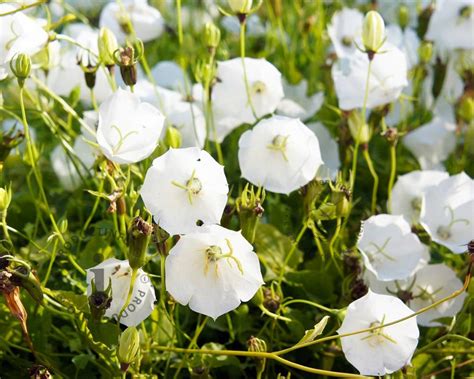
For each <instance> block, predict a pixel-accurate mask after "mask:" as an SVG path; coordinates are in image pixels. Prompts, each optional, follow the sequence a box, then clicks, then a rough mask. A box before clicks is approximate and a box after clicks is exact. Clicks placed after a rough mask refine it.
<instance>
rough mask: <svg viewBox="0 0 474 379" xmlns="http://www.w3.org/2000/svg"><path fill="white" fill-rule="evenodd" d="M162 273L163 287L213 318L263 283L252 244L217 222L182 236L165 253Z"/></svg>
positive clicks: (229, 308) (226, 310) (252, 293)
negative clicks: (163, 277) (168, 251)
mask: <svg viewBox="0 0 474 379" xmlns="http://www.w3.org/2000/svg"><path fill="white" fill-rule="evenodd" d="M165 273H166V289H167V291H168V292H169V293H170V294H171V296H173V298H174V299H175V300H176V301H177V302H178V303H180V304H182V305H189V307H190V308H191V309H192V310H193V311H195V312H198V313H201V314H204V315H206V316H209V317H212V318H213V319H214V320H215V319H216V318H217V317H219V316H221V315H223V314H225V313H227V312H230V311H231V310H233V309H235V308H237V307H238V306H239V305H240V302H241V301H249V300H250V299H251V298H252V297H253V296H254V295H255V293H256V292H257V290H258V289H259V288H260V286H261V285H262V284H264V282H263V279H262V274H261V272H260V263H259V261H258V256H257V254H255V252H254V251H253V247H252V245H251V244H250V243H249V242H248V241H247V240H246V239H245V238H244V237H243V236H242V234H241V233H240V232H235V231H232V230H228V229H225V228H223V227H221V226H219V225H209V226H203V227H201V228H199V229H198V230H197V231H196V232H194V233H190V234H186V235H184V236H182V237H181V238H180V239H179V241H178V243H177V244H176V245H175V246H174V247H173V248H172V249H171V250H170V253H169V255H168V256H167V257H166V262H165Z"/></svg>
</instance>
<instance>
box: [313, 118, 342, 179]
mask: <svg viewBox="0 0 474 379" xmlns="http://www.w3.org/2000/svg"><path fill="white" fill-rule="evenodd" d="M308 128H309V129H311V131H312V132H313V133H314V134H316V137H318V141H319V148H320V149H321V157H322V159H323V162H324V163H323V164H322V165H321V166H320V167H319V169H318V173H317V174H316V177H317V178H319V179H322V180H334V179H336V176H337V173H338V172H339V168H340V167H341V159H340V158H339V145H338V143H337V142H336V141H335V140H334V138H333V137H332V136H331V134H330V133H329V131H328V130H327V129H326V127H325V126H324V125H323V124H321V123H320V122H312V123H309V124H308Z"/></svg>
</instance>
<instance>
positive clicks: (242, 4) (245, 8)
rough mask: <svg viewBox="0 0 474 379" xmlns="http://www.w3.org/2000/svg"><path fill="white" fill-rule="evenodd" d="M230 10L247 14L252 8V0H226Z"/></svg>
mask: <svg viewBox="0 0 474 379" xmlns="http://www.w3.org/2000/svg"><path fill="white" fill-rule="evenodd" d="M227 2H228V3H229V7H230V9H232V12H234V13H237V14H239V13H240V14H248V13H249V12H250V10H251V9H252V2H253V0H227Z"/></svg>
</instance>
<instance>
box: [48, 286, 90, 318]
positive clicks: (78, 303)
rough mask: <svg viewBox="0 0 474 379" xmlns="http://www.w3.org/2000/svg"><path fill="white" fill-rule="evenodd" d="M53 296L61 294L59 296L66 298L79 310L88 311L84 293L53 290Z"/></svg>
mask: <svg viewBox="0 0 474 379" xmlns="http://www.w3.org/2000/svg"><path fill="white" fill-rule="evenodd" d="M53 293H54V296H61V298H63V299H66V300H68V301H69V302H71V303H72V304H74V306H75V307H76V308H77V309H78V310H79V311H81V312H84V313H89V303H88V300H87V296H86V295H78V294H76V293H74V292H71V291H61V290H57V291H53Z"/></svg>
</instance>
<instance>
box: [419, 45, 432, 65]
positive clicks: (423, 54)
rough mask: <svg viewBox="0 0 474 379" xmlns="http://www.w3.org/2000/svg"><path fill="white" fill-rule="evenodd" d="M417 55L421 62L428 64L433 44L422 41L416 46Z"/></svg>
mask: <svg viewBox="0 0 474 379" xmlns="http://www.w3.org/2000/svg"><path fill="white" fill-rule="evenodd" d="M418 56H419V57H420V62H421V63H423V64H428V63H429V62H430V61H431V58H432V57H433V44H432V43H431V42H429V41H423V42H422V43H421V44H420V47H419V48H418Z"/></svg>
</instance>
